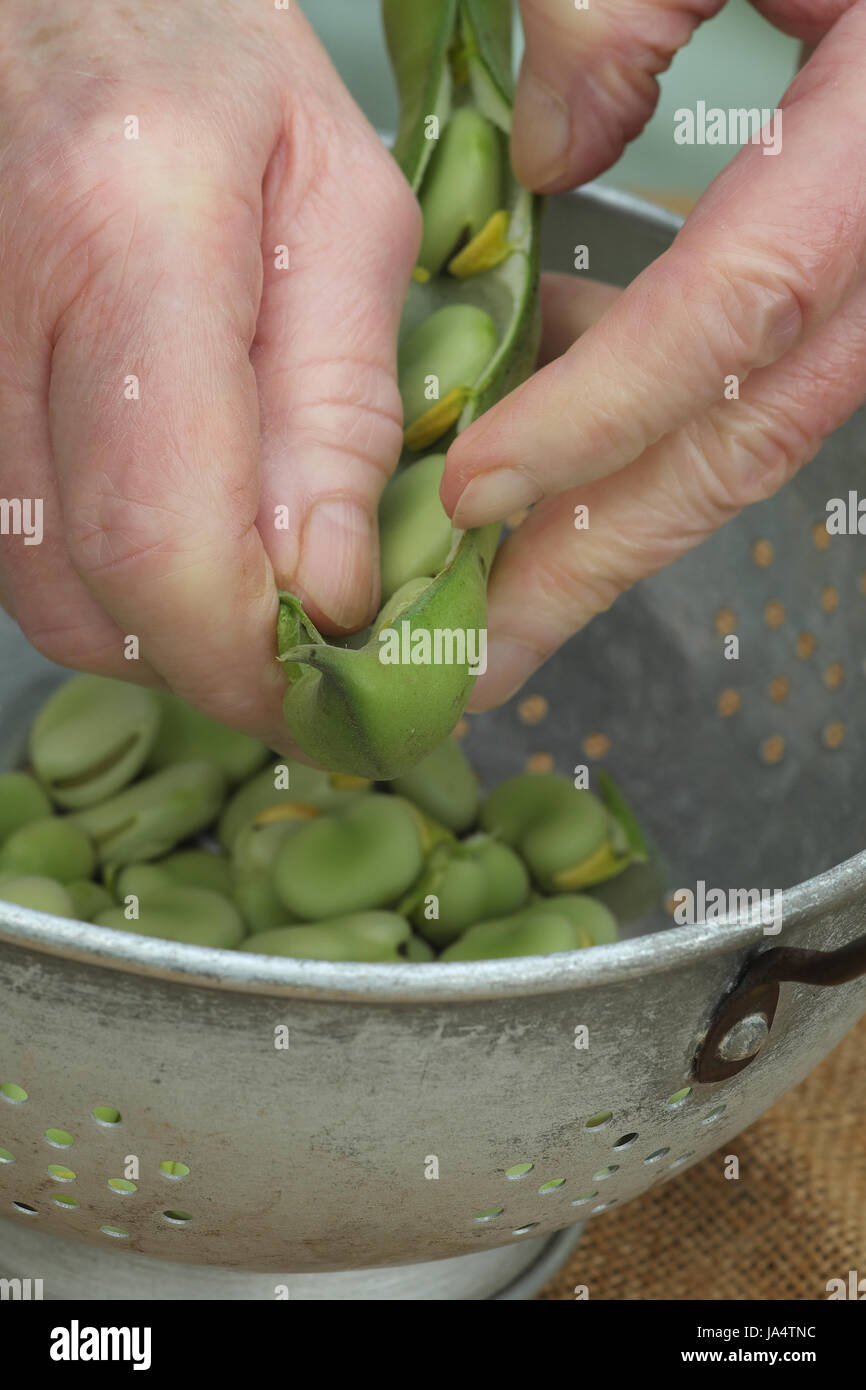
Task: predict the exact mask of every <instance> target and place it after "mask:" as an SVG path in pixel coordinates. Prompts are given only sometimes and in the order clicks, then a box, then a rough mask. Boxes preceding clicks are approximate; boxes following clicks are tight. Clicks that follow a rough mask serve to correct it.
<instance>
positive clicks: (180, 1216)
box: [162, 1211, 192, 1226]
mask: <svg viewBox="0 0 866 1390" xmlns="http://www.w3.org/2000/svg"><path fill="white" fill-rule="evenodd" d="M162 1214H163V1216H164V1217H165V1219H166V1221H170V1222H171V1224H172V1225H173V1226H185V1225H186V1223H187V1221H192V1217H191V1216H190V1214H189V1212H188V1211H164V1212H163V1213H162Z"/></svg>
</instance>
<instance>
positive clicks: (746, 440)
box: [442, 0, 866, 710]
mask: <svg viewBox="0 0 866 1390" xmlns="http://www.w3.org/2000/svg"><path fill="white" fill-rule="evenodd" d="M555 8H558V7H555V6H554V5H553V3H552V2H551V0H525V3H524V11H525V19H526V21H527V25H528V34H527V54H528V58H527V64H526V65H525V68H524V72H523V75H522V76H521V83H520V87H519V92H518V100H517V107H516V117H515V133H514V137H513V143H512V155H513V159H514V162H515V165H516V167H517V171H518V173H519V174H520V175H521V177H523V178H524V179H528V180H529V181H530V182H531V183H533V184H534V185H535V186H538V187H545V188H548V189H549V188H561V187H567V186H569V185H570V184H571V183H574V182H577V181H578V180H581V179H584V178H587V177H591V176H592V175H593V174H595V173H597V172H598V171H599V170H600V169H601V168H603V167H605V166H606V164H607V163H609V162H610V161H611V160H612V159H614V158H616V156H617V155H618V153H619V152H620V150H621V148H622V144H623V143H624V141H625V140H626V139H628V138H630V137H631V135H633V134H635V133H636V131H637V130H638V129H639V128H640V126H641V125H642V124H643V122H644V121H645V119H646V117H647V116H648V115H649V113H650V110H651V108H652V105H653V102H654V90H655V89H654V81H653V79H652V72H653V71H661V70H662V68H663V67H665V66H666V65H667V61H668V60H669V58H670V55H671V53H672V52H673V51H674V49H675V48H676V47H678V46H680V44H681V43H683V42H685V41H686V38H687V37H688V34H689V33H690V32H691V29H692V28H693V27H694V23H695V14H696V10H695V7H694V6H693V5H692V6H690V7H689V10H688V13H685V11H683V12H682V13H680V11H679V10H673V11H672V10H670V9H669V8H666V9H663V10H658V9H657V8H656V7H655V6H654V5H652V6H649V5H648V6H644V7H642V8H641V9H640V10H629V11H628V12H626V11H621V12H620V11H618V10H617V9H616V7H614V6H612V7H611V8H610V10H605V11H603V12H602V11H599V10H597V9H596V10H592V9H591V10H589V11H575V12H574V14H572V13H571V11H569V13H568V17H567V19H566V20H563V21H561V22H560V23H559V24H558V25H557V26H556V28H554V27H553V24H552V19H551V16H552V14H553V11H554V9H555ZM717 8H718V5H717V4H716V3H712V4H710V5H707V6H706V12H707V13H713V12H714V11H715V10H716V9H717ZM844 8H845V7H844V5H840V4H835V5H833V6H828V5H824V6H817V5H816V6H810V7H809V10H810V15H809V16H808V17H802V8H801V7H800V8H797V7H796V6H794V5H793V4H790V3H788V0H785V4H784V5H783V4H781V3H779V4H776V5H775V6H774V8H773V10H772V12H770V10H769V7H768V8H767V12H768V13H772V17H774V18H775V19H778V20H779V22H780V23H783V25H784V27H785V28H786V29H787V30H788V31H789V32H795V33H799V34H800V35H801V36H802V37H804V38H808V39H812V40H815V39H817V38H819V37H820V31H822V30H823V29H827V28H829V25H830V23H831V22H832V18H833V17H834V16H835V15H836V14H837V13H838V11H839V10H840V9H844ZM819 12H820V14H821V15H822V16H823V18H822V20H819V19H817V18H815V15H817V14H818V13H819ZM560 13H562V11H561V10H560ZM798 14H799V15H800V16H801V17H800V18H799V19H798V18H797V15H798ZM587 17H589V19H588V18H587ZM617 19H618V26H619V27H618V29H617V28H616V27H615V21H616V20H617ZM582 25H584V26H585V27H584V28H581V26H582ZM653 25H654V26H655V28H652V29H651V32H652V34H653V35H654V37H653V40H652V44H651V45H649V44H648V37H647V36H648V34H649V33H650V29H648V28H647V26H653ZM569 34H570V35H571V43H570V44H569V41H568V36H569ZM541 61H543V62H544V64H546V67H545V69H544V71H545V74H546V76H547V77H548V79H549V80H551V81H559V82H560V83H561V84H563V85H562V86H561V87H560V90H562V91H567V100H568V102H569V103H571V108H572V111H573V114H572V116H571V117H570V120H571V121H572V123H573V127H574V129H575V130H578V129H579V130H580V132H581V137H580V139H577V138H575V140H574V141H573V144H572V145H571V146H570V151H569V153H568V156H567V157H566V158H565V160H564V162H563V161H561V162H560V165H559V171H558V173H555V175H554V176H553V177H549V176H550V174H551V167H552V166H550V165H549V164H548V165H547V167H545V157H544V155H543V154H542V152H541V149H542V145H543V143H544V132H543V127H542V125H541V124H540V123H539V124H538V125H537V127H536V128H535V130H530V129H529V128H528V120H529V116H530V114H531V103H532V102H534V101H535V97H532V96H530V97H527V96H526V93H527V91H528V90H529V91H530V92H531V91H532V90H533V83H534V81H535V79H530V78H527V75H526V74H527V71H531V70H532V69H531V68H530V64H534V65H536V66H537V65H538V64H539V62H541ZM864 70H866V4H864V3H862V0H861V3H859V4H857V5H855V6H854V7H853V8H851V9H850V10H849V12H848V13H846V14H844V15H843V16H842V17H841V18H840V19H839V20H838V22H837V23H836V24H835V25H834V27H832V29H830V31H829V32H828V33H827V35H826V37H825V38H824V39H823V41H822V42H821V43H820V46H819V48H818V49H817V51H816V53H815V55H814V56H813V57H812V59H811V60H810V62H809V63H808V64H807V66H806V67H805V68H804V69H803V71H802V72H801V73H800V74H799V76H798V77H797V78H796V80H795V81H794V83H793V84H792V86H791V87H790V89H789V91H788V93H787V94H786V97H785V99H784V101H783V103H782V110H783V141H782V148H781V152H780V153H779V154H778V155H777V156H776V157H771V158H768V157H766V156H764V154H763V152H762V148H761V147H760V146H759V145H752V144H750V145H747V146H746V147H744V148H743V149H742V150H741V151H740V153H739V154H737V156H736V157H735V158H734V160H733V161H732V163H731V164H730V165H729V166H728V168H727V169H726V170H725V171H724V172H723V173H722V174H721V175H720V177H719V178H717V179H716V180H715V181H714V183H713V184H712V185H711V187H710V188H709V189H708V190H707V192H706V193H705V194H704V196H703V197H702V198H701V199H700V201H699V202H698V204H697V206H696V208H695V210H694V212H693V213H692V215H691V216H690V217H689V218H688V220H687V222H686V224H685V226H684V228H683V230H682V231H681V233H680V234H679V236H678V237H677V238H676V241H675V243H674V245H673V246H672V247H671V249H670V250H669V251H668V252H666V253H665V254H664V255H663V256H661V257H660V258H659V259H658V260H657V261H656V262H655V263H654V264H653V265H651V266H650V267H649V268H648V269H647V270H646V271H644V273H643V274H642V275H640V276H639V277H638V278H637V279H636V280H635V281H634V282H633V284H632V285H630V286H629V287H628V289H626V290H625V291H623V292H622V293H619V292H617V291H615V290H613V289H610V288H608V287H605V286H600V285H597V284H592V283H591V282H587V281H581V280H573V279H571V278H570V277H567V276H555V277H549V278H548V279H547V283H546V285H545V287H544V296H543V303H544V316H545V339H544V343H543V348H542V362H543V363H546V365H543V366H542V370H540V371H539V372H538V373H537V374H536V376H535V377H533V378H532V379H531V380H530V381H529V382H527V383H525V384H524V385H523V386H521V387H520V388H518V390H516V391H515V392H513V393H512V395H511V396H509V397H507V398H506V400H505V401H503V402H501V403H500V404H499V405H497V406H496V407H494V408H493V409H492V410H490V411H488V412H487V413H486V414H485V415H484V416H483V417H482V418H481V419H480V420H478V421H477V422H476V423H475V424H474V425H472V426H471V427H470V428H469V429H468V430H466V431H465V432H464V433H463V434H461V435H460V437H459V438H458V439H457V440H456V442H455V443H454V444H453V445H452V447H451V449H450V450H449V454H448V466H447V469H446V473H445V479H444V482H443V488H442V497H443V501H444V503H445V506H446V508H447V510H448V511H449V513H451V514H453V517H454V520H455V523H456V524H457V525H458V526H461V527H463V526H478V525H481V524H483V523H487V522H491V521H494V520H499V519H502V518H503V517H505V516H507V515H509V514H510V513H513V512H515V511H517V510H519V509H521V508H523V507H524V506H528V505H530V504H532V503H535V504H536V505H534V507H533V510H532V512H531V513H530V515H529V518H528V519H527V520H526V521H525V522H524V524H523V525H522V526H520V527H519V529H518V530H516V531H515V532H514V533H513V534H512V535H511V536H510V537H509V539H508V540H507V541H506V543H505V545H504V546H503V547H502V548H501V550H500V552H499V555H498V557H497V561H496V565H495V567H494V571H493V575H492V579H491V585H490V591H489V619H488V624H489V631H490V644H489V648H488V672H487V674H486V675H485V676H483V677H481V678H479V681H478V682H477V684H476V687H475V690H474V692H473V697H472V700H471V702H470V708H473V709H476V710H478V709H487V708H489V707H491V706H492V705H496V704H499V703H501V702H502V701H503V700H504V699H506V698H508V696H509V695H510V694H512V693H513V691H514V690H515V689H517V688H518V687H519V686H520V685H521V684H522V683H523V682H524V681H525V680H526V679H527V677H528V676H529V675H530V674H531V672H532V671H533V670H535V669H536V667H538V666H539V665H540V664H541V663H542V662H543V661H545V660H546V659H547V657H549V656H550V655H551V654H552V653H553V652H554V651H555V650H556V649H557V648H558V647H559V646H560V645H561V644H562V642H564V641H565V640H566V639H567V638H568V637H569V636H570V635H571V634H572V633H574V632H575V631H577V630H579V628H581V627H582V626H584V625H585V624H586V623H587V622H588V621H589V620H590V619H591V618H592V617H593V616H595V615H596V614H597V613H599V612H600V611H602V610H604V609H605V608H607V607H609V605H610V604H611V603H612V602H613V601H614V599H615V598H616V597H617V595H618V594H619V593H621V592H622V591H623V590H624V589H627V588H628V587H629V586H630V585H631V584H633V583H635V582H636V581H637V580H638V579H641V578H643V577H645V576H647V575H649V574H652V573H653V572H654V571H655V570H657V569H659V568H661V567H662V566H664V565H666V564H668V563H669V562H670V561H672V560H674V559H675V558H677V556H679V555H681V554H682V553H684V552H685V551H686V550H688V549H690V548H691V547H693V546H695V545H697V544H698V543H699V542H700V541H701V540H703V539H705V538H706V537H707V536H709V535H710V534H711V533H712V532H713V531H715V530H716V529H718V527H719V526H721V525H722V524H723V523H724V522H725V521H727V520H729V519H730V518H731V517H733V516H734V515H736V513H737V512H738V511H740V510H741V509H742V508H743V507H745V506H747V505H748V504H750V503H751V502H755V501H759V500H761V499H763V498H766V497H769V496H771V495H772V494H773V493H774V492H776V491H777V490H778V489H779V488H780V487H781V486H782V485H783V484H784V483H785V482H787V481H788V479H789V478H790V477H791V476H792V475H793V474H794V473H795V472H796V471H797V469H798V468H799V467H800V466H801V465H802V464H803V463H805V462H807V461H808V460H809V459H810V458H812V457H813V455H814V454H815V453H816V452H817V450H818V448H819V447H820V445H821V443H822V441H823V440H824V439H825V438H826V436H827V435H828V434H830V433H831V432H832V430H834V429H835V428H837V426H838V425H840V424H841V423H842V422H843V421H844V420H845V419H846V418H847V417H848V415H850V414H851V412H852V411H853V410H854V409H856V407H857V406H858V405H859V404H860V403H861V402H862V401H863V400H864V398H866V287H864V284H863V270H864V265H866V261H864V253H866V93H864V87H863V80H862V74H863V72H864ZM600 73H601V74H604V82H602V83H601V86H599V83H600V82H601V79H600V78H599V74H600ZM527 84H529V86H528V85H527ZM565 84H570V85H568V86H567V87H566V85H565ZM521 93H523V95H522V96H521ZM536 96H537V93H536ZM578 111H579V112H580V125H579V126H578V115H577V113H578ZM537 119H538V120H539V122H540V119H541V118H540V116H539V117H537ZM533 141H537V142H538V143H537V146H533V144H532V142H533ZM577 335H580V336H579V337H578V340H577V341H576V342H574V339H575V337H576V336H577ZM732 377H736V378H737V381H738V390H739V398H738V399H727V398H726V379H730V378H732ZM542 499H546V500H542ZM579 504H584V505H586V506H587V507H588V508H589V518H590V521H589V529H588V530H586V531H579V532H578V531H575V529H574V508H575V506H577V505H579Z"/></svg>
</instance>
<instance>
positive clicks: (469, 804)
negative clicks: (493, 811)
mask: <svg viewBox="0 0 866 1390" xmlns="http://www.w3.org/2000/svg"><path fill="white" fill-rule="evenodd" d="M389 785H390V787H391V790H392V791H394V792H396V793H397V795H398V796H404V797H406V799H407V801H411V802H412V803H413V805H415V806H417V807H418V808H419V809H420V810H421V811H424V812H425V813H426V814H427V815H428V816H432V817H433V819H434V820H436V821H438V822H439V824H440V825H444V826H447V828H448V829H449V830H453V831H454V833H455V834H456V835H461V834H463V832H464V831H466V830H468V829H469V827H470V826H471V825H474V824H475V822H476V820H477V819H478V813H479V811H480V809H481V790H480V787H479V785H478V778H477V777H476V776H475V773H474V771H473V769H472V766H471V764H470V762H469V759H468V758H467V757H466V754H465V753H464V752H463V749H462V748H461V747H460V744H459V743H458V742H457V739H456V738H446V739H445V740H444V741H443V742H442V743H440V744H439V746H438V748H434V749H433V752H432V753H430V754H428V756H427V757H426V758H424V759H423V760H422V761H421V762H420V763H417V764H416V765H415V767H412V768H409V770H408V771H407V772H404V773H403V775H402V776H401V777H395V778H394V780H393V781H392V782H391V783H390V784H389Z"/></svg>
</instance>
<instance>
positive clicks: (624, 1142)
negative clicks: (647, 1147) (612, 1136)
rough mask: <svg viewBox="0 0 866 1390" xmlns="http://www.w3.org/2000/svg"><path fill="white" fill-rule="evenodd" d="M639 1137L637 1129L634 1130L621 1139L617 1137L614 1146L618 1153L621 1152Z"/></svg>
mask: <svg viewBox="0 0 866 1390" xmlns="http://www.w3.org/2000/svg"><path fill="white" fill-rule="evenodd" d="M637 1137H638V1134H637V1130H633V1131H632V1133H631V1134H624V1135H623V1136H622V1138H621V1139H617V1141H616V1143H615V1144H614V1146H613V1147H614V1149H615V1150H616V1152H617V1153H619V1152H621V1150H622V1149H630V1148H631V1146H632V1144H634V1143H635V1142H636V1140H637Z"/></svg>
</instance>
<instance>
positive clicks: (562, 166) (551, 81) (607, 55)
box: [511, 0, 724, 193]
mask: <svg viewBox="0 0 866 1390" xmlns="http://www.w3.org/2000/svg"><path fill="white" fill-rule="evenodd" d="M723 4H724V0H666V2H665V3H660V0H630V3H628V4H625V3H622V0H619V2H618V3H611V0H608V3H595V2H594V3H593V4H592V5H591V6H589V7H587V8H577V6H575V5H573V4H571V3H563V0H521V10H522V14H523V28H524V33H525V35H526V50H525V55H524V58H523V62H522V65H521V69H520V77H519V80H518V84H517V92H516V96H515V103H514V125H513V134H512V140H511V157H512V161H513V164H514V169H515V172H516V174H517V177H518V178H519V179H520V180H521V182H522V183H524V184H526V186H527V187H529V188H534V189H536V190H537V191H538V192H543V193H553V192H559V191H561V190H562V189H564V188H573V187H574V186H575V185H576V184H578V183H584V182H586V180H587V179H592V178H595V177H596V176H597V175H598V174H600V173H602V172H603V171H604V170H605V169H608V168H609V167H610V166H611V164H614V163H615V162H616V160H617V159H618V158H619V156H620V155H621V154H622V151H623V149H624V148H625V146H626V144H627V143H628V141H629V140H633V139H634V137H635V136H636V135H638V134H640V132H641V130H643V128H644V126H645V125H646V122H647V121H648V120H649V117H650V116H651V115H652V113H653V110H654V108H655V105H656V102H657V100H658V94H659V87H658V83H657V81H656V78H657V76H658V74H659V73H661V72H664V71H665V70H666V69H667V68H668V67H669V66H670V62H671V59H672V58H673V56H674V54H675V53H676V52H677V50H678V49H680V48H682V47H683V46H684V45H685V44H687V43H688V41H689V39H690V38H691V36H692V34H693V33H694V31H695V29H696V28H697V26H698V25H699V24H700V23H701V22H702V21H703V20H705V19H709V18H710V17H711V16H712V15H714V14H717V13H718V11H719V10H720V9H721V8H722V5H723Z"/></svg>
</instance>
